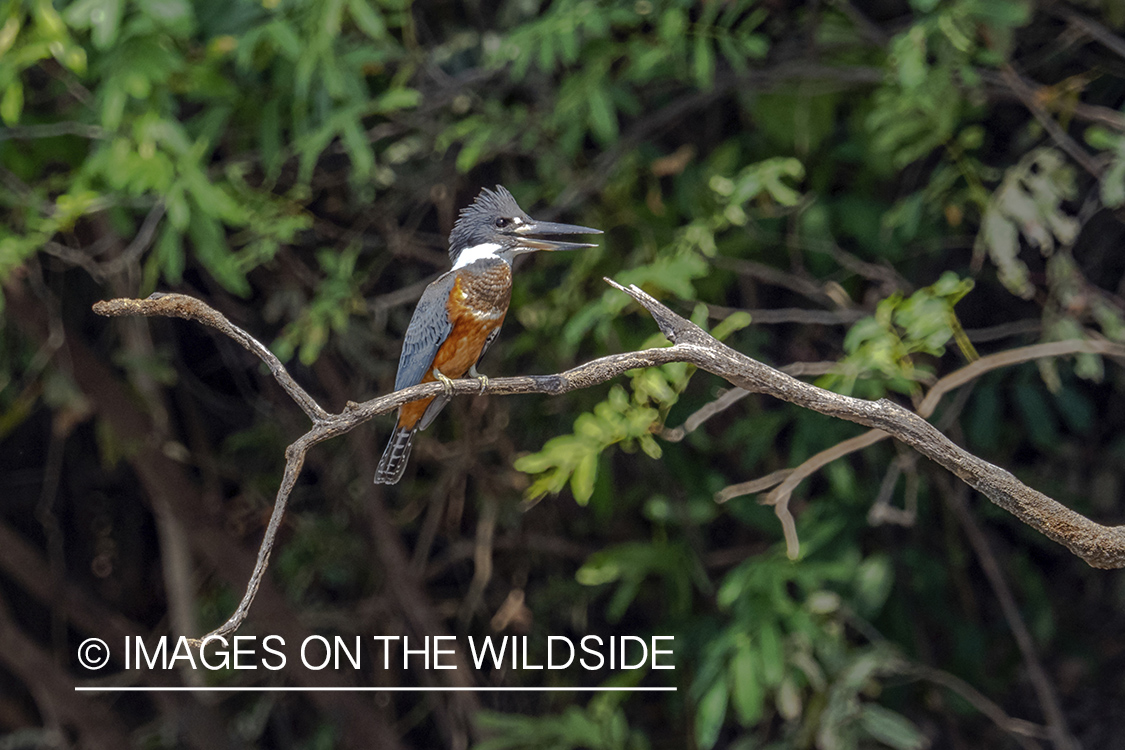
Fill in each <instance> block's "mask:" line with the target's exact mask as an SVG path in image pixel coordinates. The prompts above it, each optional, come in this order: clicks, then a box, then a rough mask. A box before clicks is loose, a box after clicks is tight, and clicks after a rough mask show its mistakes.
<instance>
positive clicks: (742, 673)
mask: <svg viewBox="0 0 1125 750" xmlns="http://www.w3.org/2000/svg"><path fill="white" fill-rule="evenodd" d="M761 678H762V675H761V673H760V669H759V661H758V659H756V658H754V651H753V647H752V644H751V643H750V639H749V638H745V639H744V642H743V643H741V644H740V645H739V647H738V648H737V650H736V651H735V652H734V656H733V657H732V658H731V661H730V679H731V693H730V700H731V703H732V704H733V705H734V709H735V711H736V712H737V713H738V720H739V721H740V722H741V723H742V725H743V726H747V727H748V726H753V725H755V724H757V723H758V722H759V721H760V720H761V718H762V714H763V713H764V711H765V699H766V691H765V686H764V685H763V684H762V679H761Z"/></svg>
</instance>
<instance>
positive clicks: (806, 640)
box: [691, 531, 925, 748]
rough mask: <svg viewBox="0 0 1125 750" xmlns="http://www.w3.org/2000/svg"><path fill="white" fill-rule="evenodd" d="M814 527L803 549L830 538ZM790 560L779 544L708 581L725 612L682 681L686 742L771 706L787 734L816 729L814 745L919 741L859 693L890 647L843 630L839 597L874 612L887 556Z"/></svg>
mask: <svg viewBox="0 0 1125 750" xmlns="http://www.w3.org/2000/svg"><path fill="white" fill-rule="evenodd" d="M830 535H831V534H830V532H824V531H821V532H819V533H816V534H815V535H814V539H813V540H812V543H811V545H810V546H811V547H814V548H815V547H817V546H819V545H820V544H823V543H824V542H826V541H827V539H828V538H830ZM808 551H809V550H808V549H807V548H806V555H807V556H806V557H805V558H804V559H803V560H802V561H801V562H800V563H793V562H792V561H790V560H789V559H788V558H786V556H785V555H784V553H783V552H782V551H781V550H778V551H777V552H775V553H772V554H770V555H760V556H758V557H756V558H755V559H753V560H748V561H747V562H745V563H743V564H741V565H739V566H738V567H736V568H734V569H733V570H732V571H731V572H730V573H728V574H727V575H726V577H725V578H724V580H723V582H722V584H721V585H720V587H719V589H718V595H717V601H718V603H719V605H720V607H722V609H723V610H724V612H725V617H724V619H725V624H724V626H723V628H722V630H721V631H720V633H719V634H718V635H717V636H715V637H712V638H710V639H709V640H708V642H707V644H706V645H705V646H704V648H703V653H702V655H701V660H700V663H699V669H698V672H697V675H696V677H695V680H694V682H693V684H692V688H691V691H692V696H693V698H694V699H695V700H696V701H697V702H698V710H697V713H696V717H695V736H696V742H697V743H698V744H699V746H700V747H701V748H711V747H714V746H715V744H716V743H717V741H718V737H719V733H720V731H721V729H722V727H723V726H725V725H727V724H728V715H729V716H730V717H731V718H733V719H734V720H735V722H737V724H738V725H740V726H742V727H743V728H745V729H746V730H749V731H751V732H752V731H753V730H754V729H755V728H756V727H759V726H764V725H766V724H768V717H769V716H770V715H771V714H774V713H776V715H777V716H778V717H780V718H781V719H782V721H783V722H784V724H785V729H784V730H783V735H784V736H786V737H788V738H789V740H790V741H796V738H798V737H814V736H815V737H816V742H817V745H818V746H819V747H838V748H847V747H858V746H861V744H862V742H863V741H864V740H867V739H876V740H879V741H880V742H882V743H883V744H886V745H888V746H890V747H895V748H913V747H924V746H925V737H924V735H923V734H922V733H921V732H920V731H919V730H918V729H917V727H915V726H914V725H913V723H912V722H910V721H909V720H907V719H906V718H905V717H903V716H901V715H900V714H898V713H896V712H894V711H891V710H889V709H887V708H885V707H883V706H880V705H878V704H876V703H872V702H870V701H869V700H868V699H866V698H865V695H866V694H867V693H868V692H869V691H870V687H871V684H872V682H873V681H875V680H877V679H878V678H879V677H881V676H887V675H892V674H897V673H900V672H902V669H903V663H902V661H901V659H900V657H898V656H897V655H896V654H894V653H893V651H891V650H888V649H887V648H885V647H882V646H878V647H872V648H867V649H854V648H852V647H850V646H849V645H848V643H847V639H846V638H845V636H844V628H843V627H842V625H843V623H844V622H845V621H846V620H847V617H848V616H849V614H848V612H847V607H846V606H845V604H844V602H845V599H844V598H843V597H844V596H847V599H848V600H850V601H852V602H854V603H855V604H854V605H853V606H857V607H859V608H860V610H861V612H862V613H863V615H864V616H866V617H870V616H875V615H876V614H877V613H878V612H879V610H880V609H881V608H882V606H883V604H884V602H885V601H886V599H887V596H888V595H889V593H890V587H891V579H892V577H893V573H892V569H891V565H890V561H889V560H888V559H887V558H886V557H885V556H881V555H877V556H873V557H869V558H867V559H864V560H862V561H861V560H859V559H857V554H856V553H854V552H848V553H845V554H843V555H841V556H839V557H836V558H835V559H832V558H830V557H828V558H827V559H821V558H825V557H826V555H825V554H824V553H823V552H820V553H815V552H814V553H813V554H811V555H808V554H807V553H808Z"/></svg>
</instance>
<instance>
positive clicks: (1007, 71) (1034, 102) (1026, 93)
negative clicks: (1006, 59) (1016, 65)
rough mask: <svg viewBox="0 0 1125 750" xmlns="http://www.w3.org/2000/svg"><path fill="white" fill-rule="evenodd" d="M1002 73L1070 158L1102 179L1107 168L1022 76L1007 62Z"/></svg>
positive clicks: (1048, 133) (1002, 68)
mask: <svg viewBox="0 0 1125 750" xmlns="http://www.w3.org/2000/svg"><path fill="white" fill-rule="evenodd" d="M1000 73H1001V75H1002V76H1003V78H1004V82H1005V83H1007V84H1008V86H1009V87H1010V88H1011V89H1012V91H1013V92H1015V94H1016V96H1018V97H1019V99H1020V101H1021V102H1023V106H1025V107H1027V110H1028V111H1029V112H1031V114H1032V115H1034V116H1035V119H1036V120H1038V121H1039V124H1040V125H1042V126H1043V129H1044V130H1046V131H1047V135H1049V136H1051V139H1052V140H1054V142H1055V143H1057V144H1058V146H1059V148H1061V149H1062V150H1063V151H1065V152H1067V153H1068V154H1069V155H1070V158H1072V159H1074V161H1076V162H1078V165H1079V166H1081V167H1082V168H1083V169H1085V170H1086V171H1087V172H1089V173H1090V174H1091V175H1093V176H1094V177H1096V178H1098V179H1101V176H1102V173H1103V172H1104V171H1105V169H1104V168H1103V167H1102V165H1101V164H1099V163H1098V162H1097V160H1096V159H1094V157H1092V156H1090V154H1089V153H1087V151H1086V150H1085V149H1084V148H1082V146H1080V145H1079V144H1078V142H1077V141H1075V140H1074V139H1073V138H1071V137H1070V135H1069V134H1068V133H1067V132H1066V130H1064V129H1063V127H1062V125H1059V124H1058V123H1057V122H1055V118H1053V117H1051V113H1050V112H1048V111H1047V110H1046V108H1044V107H1043V105H1042V104H1040V103H1039V100H1038V99H1037V98H1036V97H1035V92H1034V91H1033V90H1032V89H1031V87H1030V86H1028V85H1027V83H1026V82H1025V81H1024V80H1023V79H1022V78H1020V76H1019V74H1017V73H1016V71H1015V70H1014V69H1013V68H1012V66H1011V65H1008V64H1007V63H1005V64H1004V66H1003V67H1001V68H1000Z"/></svg>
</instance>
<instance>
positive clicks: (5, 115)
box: [0, 78, 23, 125]
mask: <svg viewBox="0 0 1125 750" xmlns="http://www.w3.org/2000/svg"><path fill="white" fill-rule="evenodd" d="M21 112H23V83H22V82H20V79H18V78H17V79H15V80H14V81H12V82H11V83H9V84H8V86H7V87H6V88H5V89H4V96H3V98H0V119H2V120H3V121H4V124H5V125H15V124H16V123H18V122H19V120H20V113H21Z"/></svg>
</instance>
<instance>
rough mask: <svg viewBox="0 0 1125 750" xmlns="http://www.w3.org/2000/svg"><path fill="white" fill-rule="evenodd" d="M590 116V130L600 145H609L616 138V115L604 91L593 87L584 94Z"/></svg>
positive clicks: (598, 87)
mask: <svg viewBox="0 0 1125 750" xmlns="http://www.w3.org/2000/svg"><path fill="white" fill-rule="evenodd" d="M586 106H587V107H588V111H589V114H590V130H591V132H592V133H593V135H594V137H595V138H596V139H598V141H599V142H600V143H603V144H609V143H612V142H613V141H614V140H615V139H616V138H617V113H616V112H614V109H613V103H612V102H611V101H610V98H609V95H608V94H607V93H606V91H605V89H604V88H602V87H600V86H594V87H592V88H590V90H589V91H587V92H586Z"/></svg>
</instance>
